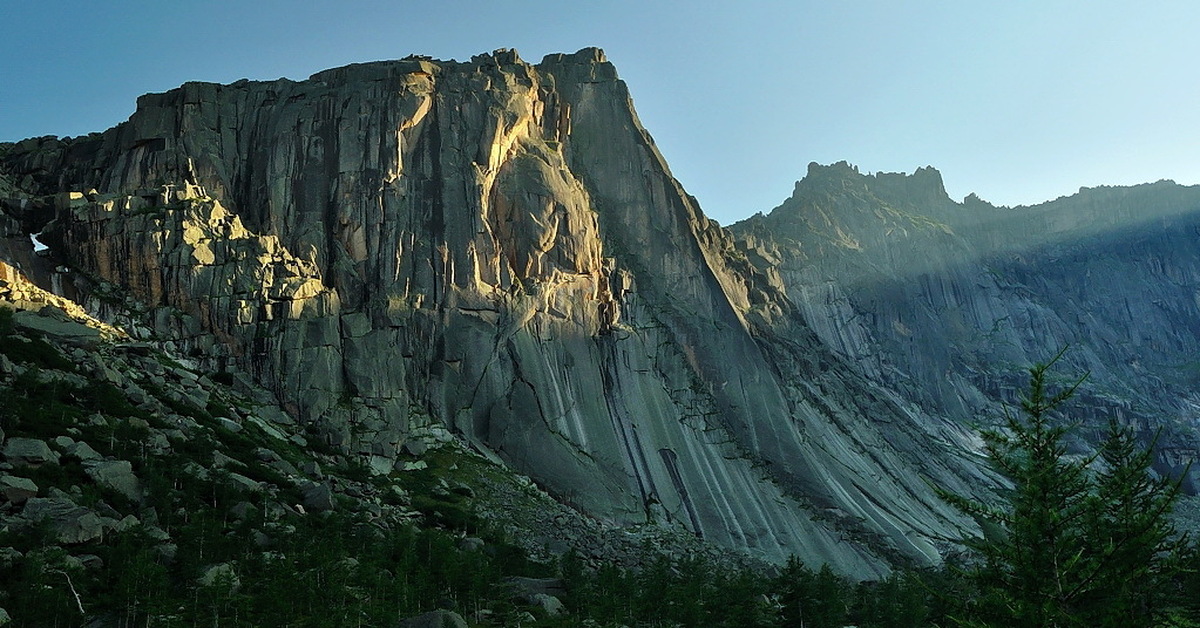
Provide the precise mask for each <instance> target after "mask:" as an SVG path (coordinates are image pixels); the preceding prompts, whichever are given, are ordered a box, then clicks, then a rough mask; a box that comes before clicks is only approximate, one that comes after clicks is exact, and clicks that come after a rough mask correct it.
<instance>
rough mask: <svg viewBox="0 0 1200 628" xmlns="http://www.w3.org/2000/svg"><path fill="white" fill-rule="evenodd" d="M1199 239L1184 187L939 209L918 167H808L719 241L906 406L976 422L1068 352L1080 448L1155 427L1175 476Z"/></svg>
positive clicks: (1186, 431)
mask: <svg viewBox="0 0 1200 628" xmlns="http://www.w3.org/2000/svg"><path fill="white" fill-rule="evenodd" d="M1198 228H1200V188H1198V187H1196V186H1190V187H1189V186H1180V185H1176V184H1174V183H1172V182H1169V181H1160V182H1158V183H1153V184H1145V185H1139V186H1133V187H1128V188H1104V187H1102V188H1094V189H1083V190H1081V191H1080V192H1079V193H1078V194H1076V195H1073V196H1070V197H1063V198H1060V199H1057V200H1055V201H1051V202H1048V203H1044V204H1041V205H1037V206H1033V207H1017V208H1004V207H994V206H992V205H990V204H988V203H986V202H984V201H982V200H980V199H979V198H978V197H975V196H973V195H972V196H969V197H967V199H965V200H964V201H963V202H962V203H957V202H954V201H952V200H951V199H950V198H949V197H947V195H946V193H945V189H944V188H943V186H942V181H941V176H940V175H939V174H938V173H937V171H935V170H933V169H932V168H922V169H918V170H917V171H916V172H915V173H914V174H913V175H903V174H888V173H881V174H875V175H867V174H862V173H859V172H858V171H857V169H855V168H853V167H852V166H850V165H848V164H846V163H844V162H843V163H839V164H834V165H831V166H819V165H817V164H813V165H811V166H810V167H809V171H808V176H807V177H805V178H804V180H802V181H800V182H798V183H797V184H796V189H795V192H794V193H793V195H792V197H791V198H790V199H788V200H787V201H785V202H784V203H783V204H781V205H780V206H779V207H777V208H775V210H774V211H772V212H771V213H770V214H769V215H765V216H764V215H759V216H756V217H753V218H751V219H748V220H746V221H743V222H741V223H738V224H737V225H734V226H732V227H731V232H732V233H735V234H736V237H737V239H738V242H739V247H741V248H742V249H743V250H745V251H746V252H747V255H748V257H749V258H750V259H752V260H755V262H756V263H757V264H759V265H761V266H763V267H765V268H771V269H773V270H775V271H777V272H778V273H779V275H780V277H781V279H782V282H783V283H784V285H785V286H786V290H787V292H788V295H789V298H790V300H791V301H792V302H793V303H794V304H795V305H796V307H797V309H798V310H799V311H800V312H801V313H802V317H803V318H804V320H805V321H807V322H808V323H809V324H810V325H811V326H812V328H813V329H814V330H815V332H816V333H817V335H818V336H820V338H821V340H822V342H823V343H824V344H826V345H827V346H829V347H831V348H832V349H833V350H834V351H835V352H837V353H838V354H839V355H840V356H841V357H843V358H844V359H846V360H847V363H848V364H851V365H853V366H854V369H855V370H856V371H857V372H859V373H861V374H863V375H864V376H865V377H867V378H869V379H870V380H871V381H873V382H876V383H878V384H879V385H880V386H881V387H883V388H886V389H888V390H891V391H893V392H894V393H895V394H896V395H897V396H898V397H900V398H902V399H905V400H907V401H908V402H909V403H912V404H914V405H918V406H920V407H923V408H926V409H928V411H930V412H932V413H936V414H939V415H941V416H946V417H952V418H954V419H955V420H957V421H960V422H962V423H964V424H965V423H974V422H980V421H984V422H986V421H987V420H988V417H999V416H1000V410H999V408H998V406H999V405H1001V404H1005V403H1011V402H1013V401H1015V395H1016V392H1017V391H1020V390H1021V389H1022V388H1023V385H1024V381H1023V374H1024V368H1025V367H1027V366H1028V365H1030V364H1033V363H1036V362H1041V361H1044V360H1046V359H1048V358H1049V357H1050V356H1052V355H1053V354H1054V353H1056V352H1057V351H1058V350H1059V349H1062V348H1063V347H1067V346H1069V347H1070V350H1069V352H1068V353H1067V354H1066V356H1065V357H1066V363H1067V366H1066V367H1065V369H1066V370H1068V371H1070V372H1074V373H1079V374H1082V373H1084V372H1087V373H1090V377H1089V381H1088V383H1087V385H1086V386H1084V387H1083V388H1082V389H1081V390H1080V394H1079V395H1078V396H1077V398H1076V399H1075V401H1074V402H1073V404H1072V416H1073V418H1075V419H1076V420H1079V421H1080V423H1081V429H1080V430H1078V431H1077V432H1078V433H1079V435H1080V442H1078V443H1076V444H1075V445H1076V447H1078V450H1079V451H1084V450H1086V449H1087V448H1088V447H1089V445H1088V440H1089V439H1091V438H1097V437H1099V436H1100V434H1101V433H1102V432H1103V430H1104V428H1105V426H1106V425H1107V421H1108V418H1109V417H1111V418H1115V419H1117V420H1118V421H1120V422H1121V423H1123V424H1125V425H1127V426H1129V427H1132V428H1134V429H1135V430H1137V431H1139V432H1140V433H1141V434H1142V435H1143V437H1144V439H1145V442H1146V443H1147V444H1148V443H1150V442H1151V441H1152V440H1153V439H1154V438H1155V434H1157V433H1158V432H1159V430H1160V429H1161V430H1162V435H1161V437H1159V440H1158V441H1157V445H1158V460H1157V463H1156V469H1157V470H1158V471H1159V472H1161V473H1164V474H1170V475H1178V474H1180V473H1183V472H1184V471H1185V469H1187V465H1188V462H1189V461H1190V460H1194V459H1195V457H1196V455H1197V454H1198V453H1200V451H1198V450H1197V447H1196V445H1195V433H1196V428H1197V425H1198V421H1200V414H1198V412H1197V408H1200V399H1198V397H1197V393H1196V390H1197V384H1198V383H1200V380H1198V379H1197V370H1196V368H1195V357H1194V356H1195V355H1197V352H1200V336H1197V334H1196V330H1197V329H1200V300H1198V299H1197V295H1198V294H1200V247H1198V246H1197V245H1196V233H1197V229H1198ZM1093 442H1094V441H1093ZM1198 471H1200V470H1197V469H1195V468H1192V469H1191V470H1190V472H1189V474H1188V476H1187V477H1186V478H1185V487H1186V488H1187V490H1189V491H1191V492H1193V493H1194V492H1195V491H1196V490H1197V488H1200V484H1198V483H1197V482H1198V479H1200V476H1198V475H1197V473H1198Z"/></svg>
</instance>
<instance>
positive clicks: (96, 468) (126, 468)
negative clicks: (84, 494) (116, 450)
mask: <svg viewBox="0 0 1200 628" xmlns="http://www.w3.org/2000/svg"><path fill="white" fill-rule="evenodd" d="M84 471H85V472H86V473H87V475H88V477H90V478H92V481H93V482H95V483H96V484H99V485H100V486H103V487H104V488H107V489H110V490H113V491H116V492H117V493H120V494H121V495H122V496H124V497H125V498H126V499H128V500H130V501H132V502H140V501H141V499H142V483H141V480H139V479H138V478H137V476H136V475H134V473H133V465H132V464H130V463H129V461H127V460H93V461H91V462H89V463H88V464H87V465H85V466H84Z"/></svg>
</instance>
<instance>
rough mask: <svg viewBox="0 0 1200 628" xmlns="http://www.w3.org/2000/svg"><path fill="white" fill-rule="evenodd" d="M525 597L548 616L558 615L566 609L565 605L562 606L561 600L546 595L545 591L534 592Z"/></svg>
mask: <svg viewBox="0 0 1200 628" xmlns="http://www.w3.org/2000/svg"><path fill="white" fill-rule="evenodd" d="M526 599H527V600H528V602H529V603H530V604H532V605H534V606H537V607H539V608H541V609H542V610H543V611H546V614H547V615H549V616H550V617H558V616H559V615H562V614H563V613H565V612H566V610H567V609H566V607H565V606H563V603H562V600H559V599H558V598H556V597H554V596H553V595H548V594H546V593H534V594H533V595H530V596H529V597H528V598H526Z"/></svg>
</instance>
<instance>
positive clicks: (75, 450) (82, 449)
mask: <svg viewBox="0 0 1200 628" xmlns="http://www.w3.org/2000/svg"><path fill="white" fill-rule="evenodd" d="M64 451H65V453H66V454H67V455H68V456H74V457H76V458H78V459H80V460H82V461H83V462H88V461H91V460H100V459H101V458H103V456H101V455H100V452H98V451H96V450H95V449H92V446H91V445H89V444H87V443H85V442H83V441H77V442H76V443H75V444H74V445H71V446H70V447H67V448H66V449H65V450H64Z"/></svg>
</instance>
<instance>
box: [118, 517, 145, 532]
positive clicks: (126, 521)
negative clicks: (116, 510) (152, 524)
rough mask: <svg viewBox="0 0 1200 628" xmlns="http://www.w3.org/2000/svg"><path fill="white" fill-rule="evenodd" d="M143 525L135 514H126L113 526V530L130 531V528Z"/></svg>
mask: <svg viewBox="0 0 1200 628" xmlns="http://www.w3.org/2000/svg"><path fill="white" fill-rule="evenodd" d="M141 525H142V522H141V521H140V520H139V519H138V518H137V517H135V516H133V515H125V516H124V517H122V518H121V520H120V521H118V522H117V525H115V526H113V530H114V531H115V532H128V531H129V530H132V529H134V528H137V527H139V526H141Z"/></svg>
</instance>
